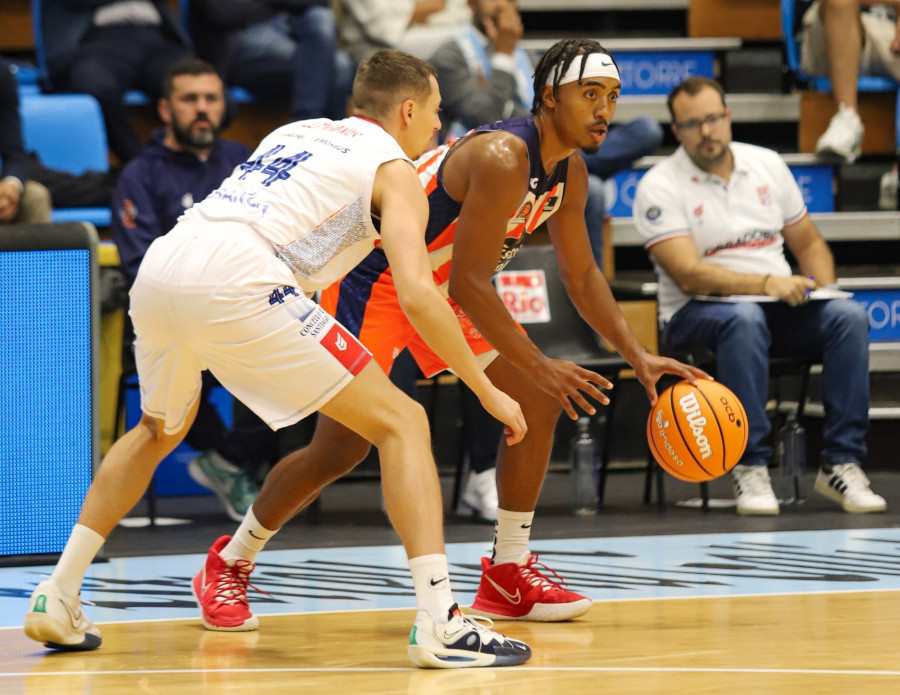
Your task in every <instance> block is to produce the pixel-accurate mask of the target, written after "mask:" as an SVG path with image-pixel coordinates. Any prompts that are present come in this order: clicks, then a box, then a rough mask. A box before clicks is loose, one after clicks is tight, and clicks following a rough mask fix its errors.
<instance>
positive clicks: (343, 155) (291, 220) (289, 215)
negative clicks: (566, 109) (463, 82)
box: [25, 51, 531, 668]
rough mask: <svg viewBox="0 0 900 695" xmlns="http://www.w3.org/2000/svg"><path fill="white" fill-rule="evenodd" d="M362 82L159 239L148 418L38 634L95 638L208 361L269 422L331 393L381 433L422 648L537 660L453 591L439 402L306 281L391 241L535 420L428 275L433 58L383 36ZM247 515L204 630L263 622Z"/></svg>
mask: <svg viewBox="0 0 900 695" xmlns="http://www.w3.org/2000/svg"><path fill="white" fill-rule="evenodd" d="M353 97H354V102H355V105H356V108H357V115H356V116H354V117H352V118H347V119H344V120H342V121H330V120H327V119H319V120H313V121H300V122H296V123H291V124H288V125H286V126H283V127H281V128H279V129H277V130H276V131H274V132H273V133H271V134H270V135H269V136H267V137H266V138H265V139H264V140H263V141H262V143H261V144H260V146H259V147H258V148H257V150H256V151H255V152H254V153H253V155H252V156H251V158H250V160H249V161H247V162H245V163H244V164H241V165H239V166H238V167H236V168H235V170H234V172H233V173H232V175H231V176H230V177H229V178H227V179H226V180H225V181H224V182H223V183H222V185H221V186H220V187H219V188H218V189H217V190H216V191H214V192H213V193H212V194H210V196H209V197H207V198H206V199H205V200H204V201H202V202H201V203H199V204H197V205H195V206H194V207H192V208H191V209H189V210H188V211H187V212H186V213H185V214H184V215H183V216H182V217H181V218H180V220H179V223H178V224H177V225H176V226H175V228H174V229H173V230H172V231H171V232H170V233H169V234H167V235H165V236H163V237H160V238H159V239H157V240H156V241H155V242H154V243H153V244H152V245H151V246H150V248H149V250H148V252H147V254H146V256H145V258H144V261H143V263H142V264H141V267H140V270H139V272H138V275H137V279H136V281H135V284H134V287H133V289H132V291H131V315H132V319H133V322H134V328H135V332H136V336H137V339H136V341H135V353H136V359H137V368H138V375H139V378H140V384H141V408H142V410H143V416H142V418H141V421H140V423H139V424H138V425H137V426H136V427H135V428H134V429H132V430H131V431H129V432H128V433H126V434H125V435H124V436H123V437H122V438H121V439H119V440H118V441H117V442H116V443H115V444H114V445H113V447H112V448H111V449H110V451H109V453H108V454H107V456H106V458H105V459H104V461H103V464H102V465H101V467H100V469H99V471H98V474H97V477H96V479H95V480H94V482H93V484H92V486H91V489H90V490H89V492H88V495H87V498H86V500H85V503H84V506H83V508H82V511H81V515H80V517H79V519H78V523H77V525H76V526H75V528H74V529H73V532H72V535H71V536H70V538H69V541H68V543H67V545H66V547H65V549H64V551H63V554H62V556H61V558H60V560H59V563H58V564H57V566H56V568H55V570H54V572H53V574H52V576H51V578H50V579H49V580H46V581H44V582H41V583H40V584H39V585H38V586H37V588H36V589H35V591H34V594H33V595H32V600H31V603H30V606H29V610H28V613H27V615H26V617H25V632H26V634H27V635H28V636H29V637H30V638H32V639H34V640H37V641H39V642H43V643H44V644H45V645H46V646H47V647H49V648H51V649H59V650H87V649H96V648H97V647H99V646H100V643H101V636H100V631H99V630H98V629H97V628H96V627H95V626H94V625H93V624H92V623H91V621H90V620H88V618H87V617H86V616H85V615H84V613H83V612H82V610H81V606H80V600H79V596H80V588H81V584H82V582H83V579H84V575H85V573H86V571H87V568H88V566H89V564H90V563H91V561H92V560H93V558H94V557H95V555H96V554H97V552H98V551H99V549H100V547H101V545H102V544H103V542H104V540H105V539H106V536H107V535H108V534H109V533H110V531H112V529H113V528H114V527H115V525H116V523H117V522H118V521H119V519H121V518H122V517H123V516H124V515H125V514H126V513H127V512H128V510H130V509H131V508H132V507H133V506H134V504H135V503H136V502H137V501H138V500H139V499H140V497H141V495H142V494H143V492H144V490H145V489H146V488H147V485H148V484H149V482H150V480H151V477H152V475H153V472H154V470H155V469H156V466H157V465H158V464H159V462H160V461H161V460H162V459H163V458H164V457H165V456H166V455H167V454H168V453H169V452H170V451H172V449H174V448H175V446H176V445H177V444H178V443H179V442H181V440H182V439H183V438H184V435H185V433H186V432H187V431H188V429H189V428H190V426H191V423H192V421H193V418H194V415H195V413H196V408H197V399H198V396H199V393H200V376H201V372H202V370H203V369H209V370H210V371H211V372H212V373H213V374H214V375H215V376H216V377H217V379H218V380H219V382H221V384H222V385H223V386H224V387H225V388H227V389H228V390H229V391H230V392H231V393H233V394H234V395H235V396H236V397H238V398H240V399H241V400H242V401H243V402H244V403H245V404H246V405H247V406H249V407H250V408H251V409H252V410H253V411H254V412H256V413H257V414H258V415H259V416H260V417H261V418H263V419H264V420H265V421H266V422H267V423H269V425H270V426H271V427H272V428H274V429H277V428H279V427H284V426H286V425H290V424H292V423H294V422H297V421H298V420H300V419H301V418H303V417H305V416H307V415H309V414H310V413H312V412H314V411H316V410H319V411H321V412H322V413H326V414H327V415H328V416H329V417H330V418H333V419H335V420H337V421H339V422H341V423H343V424H345V425H346V426H347V427H349V428H351V429H353V430H354V431H355V432H357V433H359V434H360V435H361V436H363V437H365V438H366V439H368V440H369V441H371V442H372V443H373V444H375V445H376V446H378V448H379V453H380V455H381V465H382V481H383V487H384V498H385V504H386V506H387V510H388V514H389V516H390V518H391V520H392V522H393V524H394V528H395V529H396V530H397V532H398V534H399V535H400V538H401V540H402V542H403V544H404V547H405V549H406V551H407V555H408V557H409V558H410V560H409V564H410V569H411V571H412V576H413V583H414V586H415V590H416V603H417V608H418V609H419V610H418V613H417V615H416V621H415V625H414V627H413V630H412V633H411V635H410V638H409V645H408V653H409V655H410V658H411V659H412V661H413V662H414V663H415V664H417V665H419V666H426V667H438V668H441V667H444V668H460V667H466V666H491V665H493V666H502V665H513V664H519V663H522V662H524V661H526V660H527V659H528V658H529V657H530V655H531V650H530V649H529V647H528V646H527V645H525V644H524V643H522V642H519V641H516V640H511V639H507V638H505V637H503V636H502V635H500V634H498V633H495V632H493V631H491V630H489V629H487V628H485V627H484V626H483V625H481V624H479V623H476V622H474V621H472V620H470V619H469V618H466V617H464V616H463V615H462V614H461V612H460V611H459V609H458V607H457V605H456V603H455V602H454V600H453V595H452V593H451V590H450V579H449V572H448V567H447V558H446V555H445V554H444V545H443V535H442V519H441V516H442V508H443V507H442V504H441V493H440V487H439V484H438V477H437V471H436V469H435V465H434V460H433V458H432V453H431V443H430V440H429V433H428V421H427V418H426V416H425V413H424V410H423V409H422V408H421V407H420V406H419V405H418V404H416V403H415V402H414V401H412V400H411V399H410V398H408V397H407V396H405V395H404V394H403V393H402V392H401V391H400V390H399V389H397V388H396V387H394V386H393V385H392V384H391V383H390V381H389V380H388V378H387V376H386V375H385V373H384V372H383V371H382V370H381V368H380V367H379V366H378V365H377V363H375V362H374V361H373V360H371V355H370V354H369V352H368V351H367V350H366V349H365V348H364V347H363V346H362V344H361V343H359V341H358V340H357V339H356V338H355V337H354V336H353V335H352V334H351V333H350V332H349V331H347V330H346V329H344V328H343V326H341V325H340V324H339V323H337V322H336V321H335V320H334V318H332V317H331V316H330V315H328V314H327V313H326V312H325V311H324V310H322V309H321V308H320V307H319V306H317V305H316V304H315V303H314V302H312V301H311V300H310V299H308V298H307V296H306V295H307V294H311V293H312V292H314V291H316V290H317V289H320V288H323V287H327V286H328V285H329V284H331V283H332V282H334V281H336V280H338V279H339V278H340V277H342V276H343V275H345V274H346V273H347V272H348V271H349V270H350V269H351V268H353V267H354V266H355V265H356V264H357V263H358V262H359V261H360V260H361V259H362V258H364V257H365V256H366V254H368V253H369V251H371V250H372V248H373V247H374V246H375V245H376V244H378V245H380V247H381V248H383V249H384V251H385V253H386V254H387V255H388V257H389V258H390V262H391V266H392V267H393V269H394V279H395V282H396V284H397V289H398V293H399V296H400V303H401V305H402V306H403V309H404V311H405V312H406V314H407V315H408V316H409V318H410V320H411V321H412V322H413V324H415V326H416V328H417V330H418V331H419V332H420V334H421V335H422V336H423V337H424V338H425V340H426V341H427V342H428V343H429V345H431V346H432V347H433V349H434V350H435V351H436V352H437V353H439V354H440V355H441V356H442V357H443V358H444V359H446V360H447V362H448V363H449V364H450V365H451V367H452V368H453V369H454V371H455V372H456V373H457V374H458V375H459V376H460V378H461V379H463V380H464V381H465V382H466V384H467V385H469V386H470V387H471V388H472V390H473V391H474V392H475V393H476V394H477V395H478V396H479V398H480V399H481V402H482V403H483V404H484V406H485V408H486V409H487V410H488V411H489V412H490V413H491V414H492V415H494V416H495V417H497V418H498V419H499V420H501V421H502V422H504V423H505V424H506V426H507V438H508V441H509V442H510V443H511V444H513V443H516V442H518V441H520V440H521V439H522V438H523V437H524V435H525V432H526V427H525V421H524V418H523V417H522V412H521V410H520V408H519V406H518V404H517V403H516V402H515V401H513V400H512V399H511V398H509V397H508V396H507V395H506V394H504V393H502V392H501V391H499V390H497V389H496V388H494V387H493V386H492V385H491V383H490V382H489V381H488V379H487V378H486V377H485V376H484V372H483V371H482V369H481V367H480V365H479V364H478V361H477V360H476V358H475V357H474V355H473V353H472V352H471V350H470V349H469V348H468V346H467V344H466V342H465V339H464V338H463V334H462V332H461V330H460V328H459V324H458V322H457V320H456V316H455V315H454V313H453V311H452V309H451V308H450V307H449V305H448V304H447V302H446V301H445V300H444V298H443V297H442V296H441V294H440V293H439V292H438V290H437V287H436V286H435V284H434V281H433V279H432V272H431V266H430V265H429V262H428V258H427V254H426V249H425V242H424V228H425V224H426V221H427V217H428V205H427V202H426V199H425V193H424V191H423V189H422V186H421V184H420V183H419V180H418V178H417V177H416V172H415V169H414V168H413V166H412V165H411V161H410V158H415V157H416V156H418V155H419V154H421V153H422V152H423V151H424V150H425V149H426V148H427V146H428V144H429V143H430V141H431V139H432V136H433V134H434V132H435V131H436V130H438V129H439V128H440V119H439V118H438V106H439V104H440V93H439V91H438V86H437V81H436V80H435V76H434V71H433V69H432V68H431V67H430V66H428V65H427V64H426V63H425V62H423V61H421V60H419V59H417V58H414V57H412V56H410V55H408V54H405V53H402V52H400V51H380V52H378V53H376V54H374V55H373V56H372V57H371V58H369V59H367V60H366V61H364V62H363V64H362V65H360V68H359V71H358V73H357V77H356V81H355V84H354V93H353ZM273 474H276V475H277V468H276V469H275V471H273ZM305 502H306V501H299V502H298V508H299V506H302V504H304V503H305ZM249 517H253V511H252V510H251V511H250V512H249V513H248V518H247V522H248V524H249V525H250V526H251V527H252V528H255V529H257V532H256V534H254V535H252V536H251V535H247V534H242V535H241V534H239V535H238V536H236V537H235V538H234V539H231V538H230V537H228V536H224V537H222V538H220V539H219V541H218V542H217V543H216V544H215V545H214V546H213V549H212V550H211V551H210V553H209V556H208V558H207V562H206V565H205V567H204V568H203V570H202V571H201V572H200V574H198V575H197V577H196V578H195V579H194V584H193V586H194V593H195V595H196V598H197V601H198V603H199V604H200V606H201V609H202V612H203V619H204V624H205V625H206V627H207V628H209V629H218V630H235V631H239V630H253V629H255V628H256V627H257V625H258V621H257V619H256V617H255V616H253V615H252V614H251V613H250V611H249V608H248V605H247V597H246V589H247V578H248V577H249V574H250V571H251V570H252V569H253V562H252V558H254V557H255V554H256V552H258V551H259V550H260V549H261V548H262V546H263V545H264V543H265V541H266V540H267V539H268V537H270V536H271V535H273V534H274V533H275V530H277V527H276V528H275V529H273V530H269V531H267V530H264V529H266V527H265V526H264V525H263V524H261V523H260V522H259V521H257V520H256V519H255V518H249ZM262 521H263V522H264V521H265V519H262ZM268 528H271V527H268ZM260 536H264V537H260ZM248 543H249V544H250V546H252V547H248V545H247V544H248ZM247 558H251V559H250V560H248V559H247Z"/></svg>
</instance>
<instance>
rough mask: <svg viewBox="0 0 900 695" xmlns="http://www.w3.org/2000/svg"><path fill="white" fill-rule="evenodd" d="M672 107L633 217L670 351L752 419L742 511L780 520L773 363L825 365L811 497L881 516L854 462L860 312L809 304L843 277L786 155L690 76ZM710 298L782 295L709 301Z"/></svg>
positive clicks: (861, 419)
mask: <svg viewBox="0 0 900 695" xmlns="http://www.w3.org/2000/svg"><path fill="white" fill-rule="evenodd" d="M668 104H669V111H670V112H671V114H672V124H673V125H672V131H673V133H674V134H675V137H676V138H677V139H678V141H679V143H681V146H680V147H679V148H678V149H677V150H676V151H675V154H673V155H672V156H670V157H667V158H666V159H665V160H664V161H662V162H660V163H659V164H657V165H656V166H654V167H653V168H652V169H650V171H648V172H647V174H646V175H645V176H644V178H643V179H641V182H640V183H639V184H638V188H637V193H636V195H635V203H634V221H635V224H636V226H637V228H638V231H639V232H640V234H641V236H642V237H643V238H644V247H645V248H646V249H647V251H648V252H649V253H650V256H651V259H652V261H653V264H654V266H655V268H656V272H657V275H658V277H659V318H660V322H661V324H662V326H663V336H664V338H665V342H666V344H667V345H668V346H669V347H670V348H674V349H677V348H684V347H687V348H691V347H695V346H697V345H704V346H706V347H708V348H710V349H711V350H713V351H714V352H715V354H716V378H717V379H718V380H719V381H720V382H721V383H723V384H724V385H725V386H727V387H728V388H730V389H731V390H732V391H734V393H735V394H737V396H738V398H740V400H741V402H742V403H743V405H744V408H745V410H746V411H747V423H748V430H749V439H748V442H747V448H746V450H745V452H744V455H743V456H742V458H741V460H740V462H739V463H738V465H737V466H735V468H734V471H733V477H734V490H735V497H736V499H737V512H738V514H769V515H771V514H778V512H779V507H778V500H777V499H776V497H775V494H774V492H773V491H772V485H771V481H770V479H769V473H768V469H767V465H768V463H769V460H770V459H771V457H772V447H771V446H770V443H769V435H770V433H771V425H770V422H769V419H768V417H766V399H767V387H768V384H769V378H768V376H769V358H770V356H775V357H779V356H785V357H800V358H803V359H805V360H809V361H814V362H820V363H821V364H822V365H823V371H822V376H823V379H822V398H823V404H824V406H825V420H824V425H823V438H824V445H823V449H822V453H821V460H820V466H819V472H818V475H817V476H816V480H815V484H814V489H815V490H816V492H818V493H819V494H821V495H823V496H824V497H826V498H828V499H830V500H832V501H834V502H837V503H838V504H840V505H841V507H842V508H843V509H844V511H846V512H853V513H866V512H882V511H884V510H885V508H886V504H885V501H884V498H882V497H881V496H880V495H876V494H875V493H874V492H872V490H871V489H870V488H869V480H868V479H867V478H866V476H865V474H864V473H863V472H862V469H861V468H860V463H861V462H862V460H863V458H864V457H865V455H866V442H865V435H866V429H867V427H868V421H869V322H868V318H867V317H866V312H865V309H863V307H862V305H861V304H859V303H858V302H855V301H853V300H851V299H842V298H830V299H829V298H825V299H818V298H812V299H811V298H810V291H811V290H814V289H816V288H821V287H828V286H830V285H833V284H834V282H835V270H834V259H833V257H832V255H831V251H830V250H829V248H828V244H827V243H826V242H825V241H824V240H823V239H822V237H821V235H820V234H819V232H818V230H817V229H816V226H815V224H813V222H812V220H811V219H810V217H809V215H808V214H807V212H806V205H805V203H804V202H803V194H802V192H801V191H800V187H799V186H798V185H797V182H796V181H795V180H794V177H793V175H792V174H791V172H790V170H789V169H788V167H787V165H786V164H785V163H784V160H783V159H782V158H781V157H780V156H779V155H778V154H777V153H776V152H773V151H772V150H768V149H764V148H762V147H756V146H754V145H748V144H744V143H738V142H732V140H731V111H729V109H728V107H727V105H726V104H725V93H724V91H723V90H722V87H721V86H720V85H719V84H718V83H717V82H715V81H713V80H710V79H707V78H705V77H689V78H688V79H686V80H685V81H684V82H682V83H681V84H680V85H678V86H677V87H675V89H674V90H673V91H672V93H671V94H670V95H669V100H668ZM785 246H787V247H788V248H789V249H790V251H791V253H792V254H793V256H794V258H796V259H797V262H798V265H799V270H798V272H794V271H792V269H791V266H790V265H789V263H788V260H787V258H786V257H785V253H784V247H785ZM705 295H724V296H730V295H751V296H753V295H761V296H762V295H764V296H765V297H766V298H768V297H772V298H774V299H776V300H778V301H754V300H752V299H750V300H748V301H704V299H703V297H704V296H705Z"/></svg>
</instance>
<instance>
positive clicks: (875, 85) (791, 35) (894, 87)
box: [781, 0, 900, 150]
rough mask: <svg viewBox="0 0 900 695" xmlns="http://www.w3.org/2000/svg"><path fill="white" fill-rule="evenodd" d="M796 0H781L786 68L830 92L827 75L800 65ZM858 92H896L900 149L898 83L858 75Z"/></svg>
mask: <svg viewBox="0 0 900 695" xmlns="http://www.w3.org/2000/svg"><path fill="white" fill-rule="evenodd" d="M796 11H797V2H796V0H781V32H782V36H783V37H784V50H785V55H786V58H787V65H788V69H789V70H790V72H791V74H792V75H793V76H794V78H795V79H797V80H798V81H800V82H805V83H806V84H808V85H809V87H810V88H811V89H813V90H815V91H817V92H830V91H831V80H830V79H829V78H828V77H822V76H818V75H808V74H806V73H805V72H803V70H802V69H801V67H800V47H799V45H798V44H797V28H798V24H797V22H798V21H799V20H800V19H802V18H798V17H797V14H796ZM857 89H859V91H860V92H896V93H897V124H896V135H897V149H898V150H900V84H897V82H895V81H894V80H892V79H889V78H887V77H878V76H876V75H860V76H859V78H858V81H857Z"/></svg>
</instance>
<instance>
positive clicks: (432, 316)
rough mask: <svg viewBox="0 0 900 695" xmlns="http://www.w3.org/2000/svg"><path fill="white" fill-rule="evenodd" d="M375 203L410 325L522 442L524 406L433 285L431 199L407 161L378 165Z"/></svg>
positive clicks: (510, 439)
mask: <svg viewBox="0 0 900 695" xmlns="http://www.w3.org/2000/svg"><path fill="white" fill-rule="evenodd" d="M372 202H373V205H374V206H375V207H376V209H378V210H379V212H380V215H381V246H382V248H383V249H384V252H385V254H386V255H387V258H388V262H389V263H390V266H391V273H392V274H393V277H394V284H395V285H396V287H397V296H398V298H399V301H400V306H401V307H402V308H403V311H404V313H406V315H407V317H408V318H409V320H410V323H412V325H413V326H414V327H415V329H416V330H417V331H418V333H419V335H421V336H422V338H423V339H424V340H425V342H426V343H427V344H428V346H429V347H431V349H432V350H434V351H435V352H436V353H437V354H438V355H439V356H440V357H441V358H442V359H443V360H444V361H445V362H446V363H447V364H448V365H450V368H451V369H453V371H454V372H455V373H456V375H457V376H458V377H459V378H460V379H462V380H463V381H464V382H465V383H466V385H467V386H468V387H469V388H471V389H472V391H473V392H474V393H475V395H477V396H478V398H479V400H480V401H481V403H482V405H483V406H484V408H485V410H487V411H488V412H489V413H490V414H491V415H493V416H494V417H495V418H497V419H498V420H500V421H501V422H502V423H504V424H505V425H506V426H507V442H508V443H509V444H515V443H517V442H519V441H521V440H522V438H523V437H524V436H525V432H526V430H527V427H526V425H525V418H524V416H523V415H522V410H521V409H520V408H519V404H518V403H516V401H514V400H513V399H511V398H510V397H509V396H507V395H506V394H505V393H503V392H502V391H500V390H498V389H497V388H495V387H494V385H493V384H491V382H490V380H489V379H488V378H487V377H486V376H485V375H484V371H482V369H481V367H480V366H479V364H478V361H477V360H476V358H475V355H474V354H472V351H471V349H469V346H468V344H467V343H466V340H465V338H464V337H463V334H462V330H461V329H460V327H459V322H458V321H457V319H456V315H455V314H454V312H453V309H451V308H450V305H449V304H448V303H447V300H446V299H445V298H444V296H443V295H442V294H441V293H440V291H438V288H437V286H436V285H435V284H434V277H433V275H432V271H431V266H430V264H429V262H428V253H427V250H426V248H425V234H424V229H425V225H426V223H427V221H428V203H427V201H426V198H425V192H424V190H423V189H422V186H421V184H420V183H419V180H418V178H417V177H416V174H415V171H414V170H413V168H412V167H411V166H410V165H409V163H408V162H405V161H403V160H395V161H393V162H388V163H387V164H383V165H382V166H381V167H380V168H379V169H378V174H377V175H376V177H375V186H374V188H373V192H372Z"/></svg>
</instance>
